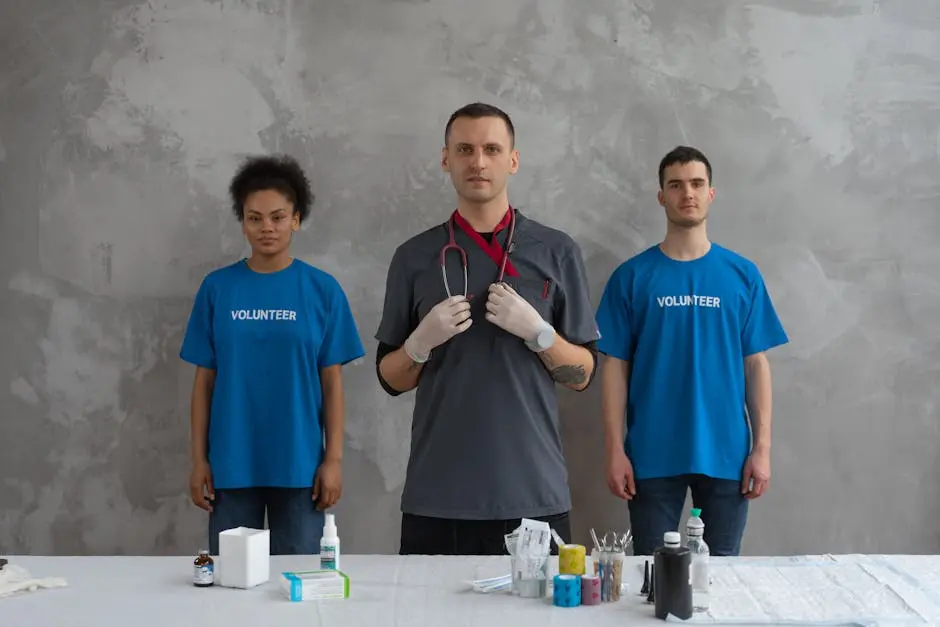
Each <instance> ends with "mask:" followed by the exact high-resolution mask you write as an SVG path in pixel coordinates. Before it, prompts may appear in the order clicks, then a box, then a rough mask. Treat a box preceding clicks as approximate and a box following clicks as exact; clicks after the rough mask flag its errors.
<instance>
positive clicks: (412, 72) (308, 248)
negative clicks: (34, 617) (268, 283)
mask: <svg viewBox="0 0 940 627" xmlns="http://www.w3.org/2000/svg"><path fill="white" fill-rule="evenodd" d="M0 12H2V17H0V59H2V62H0V210H2V215H0V220H2V223H0V255H2V263H0V347H2V349H0V553H57V554H91V553H98V554H102V553H145V554H165V553H183V554H187V553H192V552H193V551H195V550H196V549H197V548H199V547H200V546H202V545H204V544H205V541H204V519H203V516H202V513H201V512H200V511H199V510H196V509H195V507H193V506H192V505H191V504H190V502H189V498H188V495H187V490H186V477H187V472H188V403H189V390H190V384H191V376H192V372H191V370H190V368H189V367H187V366H185V365H184V364H182V363H181V362H180V361H179V360H178V358H177V353H178V349H179V344H180V341H181V339H182V331H183V326H184V324H185V321H186V316H187V315H188V313H189V308H190V306H191V302H192V297H193V294H194V292H195V289H196V287H197V286H198V283H199V281H200V280H201V278H202V277H203V275H204V274H205V273H206V272H207V271H209V270H211V269H212V268H214V267H217V266H219V265H220V264H224V263H228V262H230V261H231V260H233V259H235V258H236V257H237V256H238V255H240V254H243V253H244V252H245V248H244V245H243V241H242V239H241V237H240V234H239V230H238V227H237V224H236V223H235V221H234V220H233V218H232V217H231V214H230V212H229V210H228V208H227V204H226V198H225V186H226V183H227V181H228V178H229V177H230V176H231V174H232V172H233V169H234V167H235V165H236V163H237V162H238V160H239V159H240V158H241V157H242V156H243V155H245V154H248V153H259V152H270V151H283V152H289V153H291V154H293V155H295V156H296V157H298V158H299V159H301V160H302V161H303V163H304V165H305V166H307V167H308V168H309V171H310V173H311V176H312V178H313V180H314V184H315V186H316V189H317V194H318V202H317V205H316V206H315V208H314V210H313V215H312V219H311V220H310V221H309V224H308V225H307V227H306V228H305V230H304V231H303V232H302V233H301V234H300V235H299V236H298V237H297V238H296V240H295V252H296V253H297V254H298V255H299V256H300V257H301V258H303V259H305V260H307V261H309V262H312V263H314V264H317V265H319V266H320V267H322V268H324V269H325V270H327V271H329V272H331V273H333V274H334V275H336V276H337V277H338V278H339V280H340V281H341V282H342V284H343V285H344V287H345V288H346V290H347V292H348V294H349V296H350V299H351V301H352V304H353V307H354V311H355V315H356V317H357V320H358V322H359V324H360V326H361V331H362V334H363V337H364V340H365V341H366V343H367V348H368V349H369V350H370V355H369V356H368V358H367V359H366V360H365V362H364V363H360V364H357V365H353V366H350V367H349V368H348V369H347V370H346V381H347V395H348V427H347V434H346V435H347V442H348V446H347V454H346V462H345V498H344V500H343V502H342V504H341V505H340V506H339V508H338V510H337V515H338V518H339V521H340V531H341V534H342V537H343V542H344V547H345V550H346V551H349V552H394V551H396V550H397V546H398V544H397V537H398V520H399V518H398V499H399V494H400V489H401V486H402V480H403V473H404V467H405V463H406V459H407V452H408V433H409V421H410V411H411V403H412V398H413V397H411V396H409V397H405V398H399V399H394V400H392V399H389V398H388V397H386V396H385V395H384V393H383V392H382V391H381V390H380V389H379V387H378V385H377V384H376V382H375V379H374V374H373V366H372V360H373V359H374V353H372V352H371V351H372V350H373V349H374V346H375V342H374V340H373V339H372V334H373V332H374V330H375V327H376V325H377V323H378V316H379V310H380V306H381V302H382V289H383V287H384V277H385V270H386V266H387V263H388V261H389V259H390V257H391V254H392V251H393V250H394V248H395V246H396V245H397V244H398V243H400V242H401V241H402V240H404V239H405V238H407V237H408V236H410V235H411V234H413V233H416V232H418V231H419V230H421V229H424V228H426V227H427V226H428V225H430V224H433V223H435V222H438V221H441V220H443V219H444V217H445V216H446V215H447V213H448V212H449V211H450V210H451V208H452V206H453V196H452V190H451V189H450V187H449V183H448V181H447V179H446V178H445V176H444V175H443V174H442V173H441V172H440V168H439V162H438V159H439V148H440V143H441V135H442V128H443V125H444V122H445V120H446V118H447V115H448V114H449V113H450V112H451V111H452V110H453V109H455V108H457V107H458V106H460V105H462V104H464V103H466V102H469V101H473V100H486V101H490V102H493V103H495V104H498V105H501V106H503V107H505V108H506V109H507V110H508V111H509V112H510V114H511V115H513V116H514V118H515V122H516V125H517V128H518V142H519V148H520V151H521V170H520V173H519V174H518V175H517V176H516V177H515V178H514V179H513V180H512V182H511V197H512V199H513V201H514V203H515V204H517V205H519V206H520V207H522V208H524V210H525V211H527V212H528V213H529V214H531V215H533V216H534V217H536V218H537V219H539V220H542V221H544V222H546V223H548V224H550V225H553V226H556V227H560V228H563V229H566V230H567V231H569V232H570V233H571V234H572V235H573V236H574V237H575V238H576V239H577V240H578V242H579V243H580V244H581V246H582V247H583V250H584V254H585V257H586V262H587V266H588V269H589V272H590V280H591V291H592V295H593V297H594V299H595V302H596V300H597V298H599V295H600V290H601V288H602V286H603V284H604V281H605V280H606V278H607V277H608V276H609V274H610V272H611V271H612V270H613V269H614V267H615V266H616V265H617V264H618V263H620V262H621V261H622V260H624V259H626V258H627V257H628V256H630V255H632V254H633V253H635V252H637V251H639V250H641V249H642V248H644V247H646V246H648V245H650V244H652V243H654V242H656V241H658V240H659V238H660V237H661V234H662V231H663V217H662V212H661V210H660V208H659V207H658V206H657V205H656V202H655V192H656V187H657V183H656V164H657V162H658V160H659V158H660V157H661V156H662V154H664V152H665V151H667V150H668V149H670V148H671V147H673V146H674V145H676V144H677V143H686V142H688V143H691V144H694V145H696V146H698V147H700V148H702V149H703V150H705V152H706V153H707V154H708V155H709V156H710V157H711V159H712V160H713V164H714V167H715V185H716V187H717V190H718V195H717V199H716V202H715V204H714V205H713V213H712V216H713V218H712V220H711V221H710V233H711V235H712V236H713V238H714V239H715V240H717V241H719V242H721V243H723V244H725V245H727V246H730V247H732V248H734V249H736V250H738V251H740V252H742V253H743V254H745V255H747V256H749V257H751V258H752V259H754V260H755V261H757V262H758V264H759V265H760V267H761V268H762V270H763V272H764V275H765V278H766V280H767V283H768V285H769V287H770V290H771V293H772V295H773V297H774V298H775V300H776V303H777V306H778V310H779V313H780V314H781V316H782V318H783V321H784V323H785V325H786V328H787V330H788V332H789V334H790V336H791V339H792V344H791V345H789V346H788V347H786V348H784V349H783V350H779V351H777V352H776V353H774V354H773V356H772V364H773V367H774V376H775V415H774V423H775V428H774V449H773V484H772V488H771V490H770V492H769V493H768V494H767V496H765V497H764V498H763V499H761V500H760V501H758V502H756V503H755V505H754V507H753V509H752V515H751V519H750V526H749V529H748V532H747V535H746V539H745V543H744V551H745V552H747V553H808V552H824V551H832V552H849V551H859V552H871V551H880V552H915V553H919V552H937V550H938V549H940V546H938V545H940V528H938V526H937V520H940V494H938V490H937V482H936V477H937V476H938V475H940V462H938V450H940V448H938V440H940V438H938V436H940V426H938V425H940V408H938V401H940V386H938V379H940V323H938V320H940V316H938V314H940V272H938V267H940V251H938V249H937V241H938V239H940V205H938V192H940V183H938V176H937V174H938V171H940V170H938V165H940V163H938V151H940V104H938V103H940V28H938V24H940V4H938V3H936V2H935V1H934V0H908V1H906V2H879V1H877V0H875V1H872V0H867V1H862V0H827V1H812V2H811V1H809V0H776V1H772V0H764V1H758V2H742V1H727V2H702V1H701V0H681V1H680V0H674V1H670V2H656V3H654V2H652V0H636V1H634V2H628V1H623V0H621V1H619V2H606V1H601V0H529V1H521V0H480V1H478V2H461V1H458V0H446V1H445V0H439V1H429V2H420V1H402V0H371V1H362V2H335V1H326V0H316V1H300V0H295V1H293V2H291V1H288V0H282V1H275V0H270V1H267V2H263V1H259V2H233V1H221V2H219V1H211V2H210V1H206V0H152V1H150V2H142V3H134V2H128V1H126V0H108V1H106V0H99V1H91V0H89V1H86V2H80V3H79V2H72V1H68V0H43V1H42V2H36V1H34V0H5V2H4V3H3V8H2V9H0ZM455 384H458V383H455ZM599 391H600V390H599V386H596V387H595V388H594V389H593V390H591V391H589V392H588V393H586V395H580V396H579V395H576V394H573V393H571V394H562V396H563V401H562V403H563V407H564V411H563V421H564V430H565V442H566V452H567V456H568V460H569V464H570V469H571V484H572V488H573V491H574V498H575V511H574V514H573V515H574V522H575V529H576V534H577V536H576V539H577V540H579V541H581V542H588V536H587V533H586V530H587V528H588V527H590V526H592V525H593V526H597V527H598V528H601V527H606V526H607V525H609V524H618V525H626V524H627V515H626V508H625V506H624V505H622V504H621V503H619V502H617V501H616V500H615V499H614V498H613V497H610V496H609V495H608V494H607V492H606V487H605V485H604V478H603V465H602V462H603V455H602V448H601V429H600V424H599V421H600V418H599V405H600V404H599ZM494 400H496V401H497V402H498V399H494Z"/></svg>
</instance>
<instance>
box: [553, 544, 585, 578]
mask: <svg viewBox="0 0 940 627" xmlns="http://www.w3.org/2000/svg"><path fill="white" fill-rule="evenodd" d="M586 554H587V551H586V549H585V548H584V545H583V544H564V545H562V546H561V548H560V549H559V550H558V573H559V574H561V575H583V574H584V557H585V555H586Z"/></svg>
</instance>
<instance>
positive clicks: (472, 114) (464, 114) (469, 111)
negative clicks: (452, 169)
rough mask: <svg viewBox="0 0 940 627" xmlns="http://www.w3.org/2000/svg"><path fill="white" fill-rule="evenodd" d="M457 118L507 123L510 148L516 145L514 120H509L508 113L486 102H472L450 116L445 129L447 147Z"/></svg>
mask: <svg viewBox="0 0 940 627" xmlns="http://www.w3.org/2000/svg"><path fill="white" fill-rule="evenodd" d="M457 118H473V119H475V120H476V119H479V118H500V119H501V120H502V121H503V122H505V123H506V129H507V130H508V131H509V146H510V147H512V146H515V144H516V127H515V126H513V124H512V120H511V119H509V114H508V113H506V112H505V111H503V110H502V109H500V108H499V107H497V106H494V105H491V104H486V103H485V102H472V103H470V104H468V105H464V106H462V107H460V108H459V109H457V110H456V111H454V112H453V113H451V114H450V119H449V120H447V126H445V127H444V145H445V146H446V145H447V142H448V140H450V128H451V127H452V126H453V125H454V121H455V120H456V119H457Z"/></svg>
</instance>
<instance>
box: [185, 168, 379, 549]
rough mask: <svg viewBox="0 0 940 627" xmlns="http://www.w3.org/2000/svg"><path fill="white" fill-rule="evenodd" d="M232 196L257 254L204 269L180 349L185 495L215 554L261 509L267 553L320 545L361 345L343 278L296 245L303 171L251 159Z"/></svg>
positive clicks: (303, 212) (334, 493) (305, 200)
mask: <svg viewBox="0 0 940 627" xmlns="http://www.w3.org/2000/svg"><path fill="white" fill-rule="evenodd" d="M230 193H231V196H232V203H233V209H234V212H235V216H236V217H237V218H238V220H239V222H241V223H242V232H243V234H244V235H245V238H246V239H247V240H248V244H249V245H250V246H251V256H250V257H248V258H247V259H242V260H239V261H237V262H236V263H233V264H231V265H228V266H226V267H223V268H220V269H218V270H215V271H213V272H210V273H209V275H208V276H206V277H205V279H204V280H203V282H202V285H201V286H200V288H199V291H198V293H197V294H196V302H195V304H194V306H193V310H192V314H191V315H190V318H189V324H188V326H187V328H186V337H185V339H184V340H183V346H182V349H181V351H180V356H181V357H182V359H184V360H185V361H187V362H189V363H192V364H194V365H195V366H196V375H195V382H194V384H193V391H192V407H191V423H192V424H191V437H192V471H191V474H190V496H191V498H192V500H193V502H194V503H195V504H196V505H197V506H199V507H201V508H202V509H205V510H207V511H208V512H209V551H210V553H212V554H214V555H217V554H218V539H219V532H221V531H224V530H226V529H232V528H234V527H251V528H255V529H264V528H265V515H267V522H268V528H269V529H270V533H271V538H270V540H271V546H270V550H271V553H272V554H274V555H278V554H315V553H318V552H319V550H320V537H321V536H322V535H323V523H324V515H323V510H325V509H327V508H329V507H332V506H333V505H334V504H336V502H337V501H338V500H339V498H340V496H341V493H342V473H341V468H340V464H341V461H342V456H343V422H344V410H343V406H344V404H343V385H342V372H341V368H342V366H343V365H344V364H346V363H348V362H350V361H352V360H354V359H357V358H359V357H362V356H363V355H364V354H365V351H364V349H363V346H362V342H361V341H360V338H359V332H358V330H357V328H356V323H355V321H354V320H353V316H352V312H351V311H350V308H349V303H348V301H347V299H346V295H345V294H344V292H343V289H342V287H340V285H339V283H337V281H336V279H334V278H333V277H332V276H331V275H329V274H327V273H326V272H324V271H322V270H319V269H317V268H315V267H313V266H311V265H309V264H307V263H305V262H303V261H301V260H299V259H295V258H293V257H292V256H291V254H290V248H289V247H290V242H291V239H292V237H293V234H294V233H295V232H296V231H297V230H298V229H299V228H300V224H301V222H302V221H303V220H304V219H306V218H307V216H308V214H309V212H310V205H311V203H312V200H313V194H312V193H311V191H310V188H309V182H308V181H307V178H306V176H305V175H304V173H303V171H302V170H301V168H300V166H299V165H297V163H296V162H295V161H294V160H293V159H290V158H287V157H284V158H274V157H261V158H256V159H251V160H249V161H248V162H247V163H246V164H245V165H244V166H243V167H242V168H241V169H240V170H239V172H238V173H237V174H236V176H235V178H234V179H233V180H232V183H231V186H230ZM324 435H325V437H324Z"/></svg>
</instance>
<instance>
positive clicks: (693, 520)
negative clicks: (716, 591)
mask: <svg viewBox="0 0 940 627" xmlns="http://www.w3.org/2000/svg"><path fill="white" fill-rule="evenodd" d="M701 513H702V510H700V509H698V508H693V509H692V511H691V512H690V514H689V520H688V522H687V523H686V527H685V534H686V538H687V540H688V547H689V549H690V550H691V551H692V610H693V611H694V612H706V611H708V605H709V597H710V594H709V588H710V585H711V581H710V576H711V575H710V574H709V568H708V558H709V557H710V553H711V552H710V551H709V549H708V545H707V544H705V523H704V522H703V521H702V519H701V518H700V517H699V514H701Z"/></svg>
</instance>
